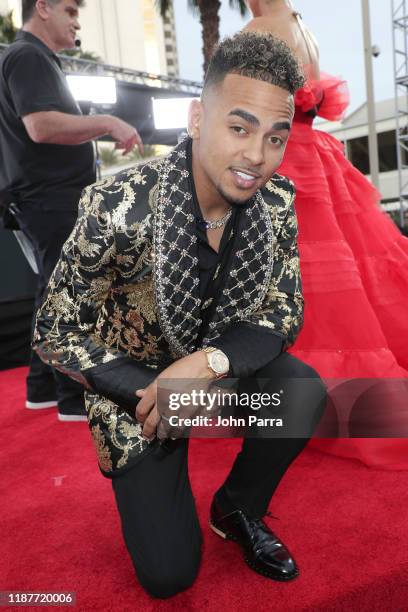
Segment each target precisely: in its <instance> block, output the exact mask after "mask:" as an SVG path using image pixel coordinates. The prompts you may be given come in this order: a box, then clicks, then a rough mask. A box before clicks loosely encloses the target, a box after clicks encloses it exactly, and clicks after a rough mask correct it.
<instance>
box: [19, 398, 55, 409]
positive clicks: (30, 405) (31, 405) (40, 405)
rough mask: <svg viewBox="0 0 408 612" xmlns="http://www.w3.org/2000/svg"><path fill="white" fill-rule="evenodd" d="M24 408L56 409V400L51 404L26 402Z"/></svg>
mask: <svg viewBox="0 0 408 612" xmlns="http://www.w3.org/2000/svg"><path fill="white" fill-rule="evenodd" d="M25 407H26V408H28V409H29V410H41V408H56V407H57V400H54V401H51V402H29V401H28V400H27V401H26V403H25Z"/></svg>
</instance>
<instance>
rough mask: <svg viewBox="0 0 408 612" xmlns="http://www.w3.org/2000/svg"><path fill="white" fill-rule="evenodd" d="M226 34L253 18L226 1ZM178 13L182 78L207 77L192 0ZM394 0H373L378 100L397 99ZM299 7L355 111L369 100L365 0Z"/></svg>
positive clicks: (179, 3)
mask: <svg viewBox="0 0 408 612" xmlns="http://www.w3.org/2000/svg"><path fill="white" fill-rule="evenodd" d="M221 1H222V7H221V26H220V29H221V36H227V35H230V34H233V33H235V32H236V31H238V30H240V29H241V28H242V27H243V25H244V24H245V23H246V22H247V21H249V19H250V16H249V15H248V17H246V18H244V19H242V18H241V17H240V14H239V11H238V10H231V9H230V8H229V3H228V1H227V0H221ZM173 3H174V8H175V16H176V31H177V45H178V52H179V64H180V77H182V78H186V79H192V80H195V81H201V80H202V52H201V47H202V44H201V26H200V23H199V20H198V17H196V16H194V15H193V13H192V12H191V10H189V9H188V6H187V4H188V2H187V0H173ZM391 4H392V0H370V11H371V37H372V43H373V44H377V45H379V47H380V49H381V54H380V56H379V57H378V58H374V59H373V70H374V84H375V98H376V101H379V100H385V99H387V98H393V97H394V67H393V48H392V47H393V46H392V18H391ZM294 5H295V8H296V10H298V11H299V12H300V13H301V14H302V17H303V20H304V21H305V23H306V24H307V25H308V26H309V28H310V29H311V30H312V32H313V33H314V34H315V36H316V38H317V40H318V42H319V46H320V58H321V61H320V65H321V69H322V70H323V71H324V72H328V73H329V74H333V75H336V76H341V77H343V78H344V79H346V80H347V81H348V84H349V88H350V96H351V103H350V109H349V110H350V112H351V111H353V110H354V109H355V108H357V107H358V106H359V105H360V104H363V103H364V102H365V100H366V89H365V74H364V48H363V29H362V16H361V2H360V0H341V2H337V1H336V0H297V1H295V2H294Z"/></svg>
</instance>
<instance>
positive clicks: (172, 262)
mask: <svg viewBox="0 0 408 612" xmlns="http://www.w3.org/2000/svg"><path fill="white" fill-rule="evenodd" d="M186 144H187V141H186V140H184V141H182V142H181V143H180V144H179V145H178V146H177V147H176V148H175V149H174V150H173V151H172V152H171V153H170V155H169V156H168V157H166V158H165V159H164V161H163V163H162V165H161V169H160V177H159V193H158V197H157V209H156V215H155V220H154V229H153V249H154V270H153V279H154V287H155V295H156V302H157V308H158V316H159V322H160V327H161V329H162V331H163V334H164V336H165V338H166V340H167V342H168V344H169V346H170V348H171V350H172V351H173V352H174V353H176V355H179V356H183V355H187V354H189V353H191V352H193V351H194V350H195V340H196V338H197V335H198V331H199V327H200V325H201V319H200V307H201V300H200V294H199V269H198V257H197V252H198V250H197V237H196V233H195V218H194V214H193V212H192V202H191V200H192V195H191V191H190V187H189V172H188V170H187V164H186Z"/></svg>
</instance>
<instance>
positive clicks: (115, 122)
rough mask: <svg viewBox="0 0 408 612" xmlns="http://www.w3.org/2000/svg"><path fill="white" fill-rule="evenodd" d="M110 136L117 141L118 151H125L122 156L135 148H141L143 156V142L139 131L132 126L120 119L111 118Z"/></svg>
mask: <svg viewBox="0 0 408 612" xmlns="http://www.w3.org/2000/svg"><path fill="white" fill-rule="evenodd" d="M108 134H109V135H110V136H112V138H113V140H116V146H115V148H116V149H123V153H122V155H126V153H129V152H130V151H131V150H132V149H133V147H134V146H136V145H137V146H138V147H139V151H140V153H141V154H143V151H144V148H143V142H142V139H141V138H140V136H139V133H138V131H137V130H136V128H134V127H133V126H132V125H129V124H128V123H126V122H125V121H122V119H118V117H113V116H110V117H109V130H108Z"/></svg>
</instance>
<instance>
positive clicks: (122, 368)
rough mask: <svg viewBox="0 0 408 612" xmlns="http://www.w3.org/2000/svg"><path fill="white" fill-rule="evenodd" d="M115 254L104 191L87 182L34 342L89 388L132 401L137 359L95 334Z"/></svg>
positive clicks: (49, 359)
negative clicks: (105, 342)
mask: <svg viewBox="0 0 408 612" xmlns="http://www.w3.org/2000/svg"><path fill="white" fill-rule="evenodd" d="M115 255H116V252H115V234H114V231H113V228H112V219H111V214H110V212H109V211H108V209H107V207H106V205H105V202H104V195H103V192H102V191H101V190H99V189H98V187H97V186H91V187H87V188H86V189H84V191H83V193H82V197H81V200H80V203H79V214H78V220H77V222H76V225H75V227H74V229H73V231H72V233H71V235H70V236H69V238H68V240H67V241H66V243H65V245H64V247H63V249H62V253H61V257H60V259H59V262H58V264H57V266H56V268H55V270H54V272H53V274H52V277H51V279H50V282H49V285H48V288H47V291H46V295H45V299H44V301H43V303H42V306H41V307H40V309H39V311H38V313H37V318H36V326H35V330H34V337H33V348H34V350H35V351H37V353H38V355H39V356H40V358H41V359H42V360H43V361H45V362H46V363H48V364H49V365H51V366H53V367H55V368H57V369H58V370H60V371H61V372H64V373H65V374H68V375H69V376H70V377H71V378H74V379H75V380H77V381H79V382H80V383H82V384H83V385H84V386H85V387H87V388H88V389H89V388H91V389H93V390H96V391H97V392H99V393H101V394H103V395H105V396H106V397H108V398H109V399H112V400H113V401H115V402H119V401H122V402H123V403H126V402H127V400H129V399H130V400H132V403H134V397H135V396H134V391H135V389H137V388H138V383H137V380H135V384H134V387H135V389H133V388H132V389H131V388H130V387H129V380H132V377H131V373H132V372H133V374H134V377H135V378H136V375H137V372H138V370H139V367H140V366H139V364H138V363H135V362H134V360H133V359H131V358H129V357H127V356H124V355H121V353H119V352H115V351H114V350H109V349H108V348H107V347H106V346H105V345H103V344H102V342H101V341H100V340H98V336H97V335H96V334H95V328H96V325H97V319H98V314H99V312H100V310H101V309H102V308H103V304H104V301H105V299H106V297H107V295H108V294H109V291H110V288H111V283H112V278H113V275H114V273H115V270H114V265H115ZM87 372H88V374H87ZM125 373H126V376H125V377H124V376H122V374H125ZM126 379H127V381H128V384H126ZM119 380H122V384H121V385H120V388H119V387H118V381H119ZM109 381H110V384H109ZM91 383H92V384H91ZM102 387H103V388H102Z"/></svg>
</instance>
